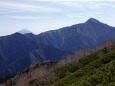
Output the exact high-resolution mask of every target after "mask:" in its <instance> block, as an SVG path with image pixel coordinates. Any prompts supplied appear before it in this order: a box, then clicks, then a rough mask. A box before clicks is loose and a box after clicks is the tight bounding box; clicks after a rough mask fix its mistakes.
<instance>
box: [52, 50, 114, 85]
mask: <svg viewBox="0 0 115 86" xmlns="http://www.w3.org/2000/svg"><path fill="white" fill-rule="evenodd" d="M54 72H55V73H56V75H57V77H58V80H57V82H56V83H54V84H52V85H51V86H114V84H115V49H112V50H110V49H106V48H104V49H102V50H100V51H97V52H95V53H93V54H91V55H89V56H86V57H84V58H82V59H80V60H79V61H78V62H77V63H75V64H68V65H66V66H63V67H61V68H58V69H56V70H55V71H54Z"/></svg>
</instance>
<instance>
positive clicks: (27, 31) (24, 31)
mask: <svg viewBox="0 0 115 86" xmlns="http://www.w3.org/2000/svg"><path fill="white" fill-rule="evenodd" d="M18 33H21V34H27V33H32V32H31V31H29V30H27V29H22V30H20V31H18Z"/></svg>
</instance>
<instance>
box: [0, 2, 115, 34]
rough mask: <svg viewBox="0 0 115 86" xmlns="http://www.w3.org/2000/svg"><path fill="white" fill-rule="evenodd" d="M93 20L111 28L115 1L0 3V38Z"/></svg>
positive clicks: (114, 24) (114, 15) (114, 18)
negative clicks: (23, 31)
mask: <svg viewBox="0 0 115 86" xmlns="http://www.w3.org/2000/svg"><path fill="white" fill-rule="evenodd" d="M92 17H93V18H95V19H97V20H99V21H101V22H104V23H106V24H108V25H111V26H115V22H114V20H115V0H16V1H14V0H0V36H4V35H9V34H12V33H15V32H17V31H19V30H21V29H23V28H27V29H28V30H30V31H32V32H33V33H35V34H39V33H41V32H45V31H48V30H55V29H58V28H61V27H65V26H70V25H73V24H78V23H82V22H85V21H87V20H88V19H89V18H92Z"/></svg>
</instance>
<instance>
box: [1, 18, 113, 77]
mask: <svg viewBox="0 0 115 86" xmlns="http://www.w3.org/2000/svg"><path fill="white" fill-rule="evenodd" d="M114 38H115V28H114V27H111V26H108V25H107V24H104V23H101V22H100V21H98V20H96V19H93V18H90V19H89V20H87V21H86V22H85V23H81V24H76V25H72V26H69V27H64V28H61V29H58V30H52V31H47V32H44V33H41V34H38V35H34V34H32V33H26V34H20V33H15V34H12V35H9V36H4V37H0V76H5V75H10V74H14V73H16V72H20V71H22V70H24V69H25V68H27V67H29V66H30V65H32V64H34V63H36V62H38V61H46V60H52V61H59V60H61V59H64V57H65V56H66V55H67V54H70V53H71V52H72V53H74V52H76V51H78V50H79V49H86V48H88V47H95V46H96V45H99V44H101V43H103V42H105V41H107V40H110V39H114Z"/></svg>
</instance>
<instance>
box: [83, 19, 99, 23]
mask: <svg viewBox="0 0 115 86" xmlns="http://www.w3.org/2000/svg"><path fill="white" fill-rule="evenodd" d="M90 22H94V23H100V21H98V20H97V19H94V18H90V19H88V20H87V21H86V22H85V23H90Z"/></svg>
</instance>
